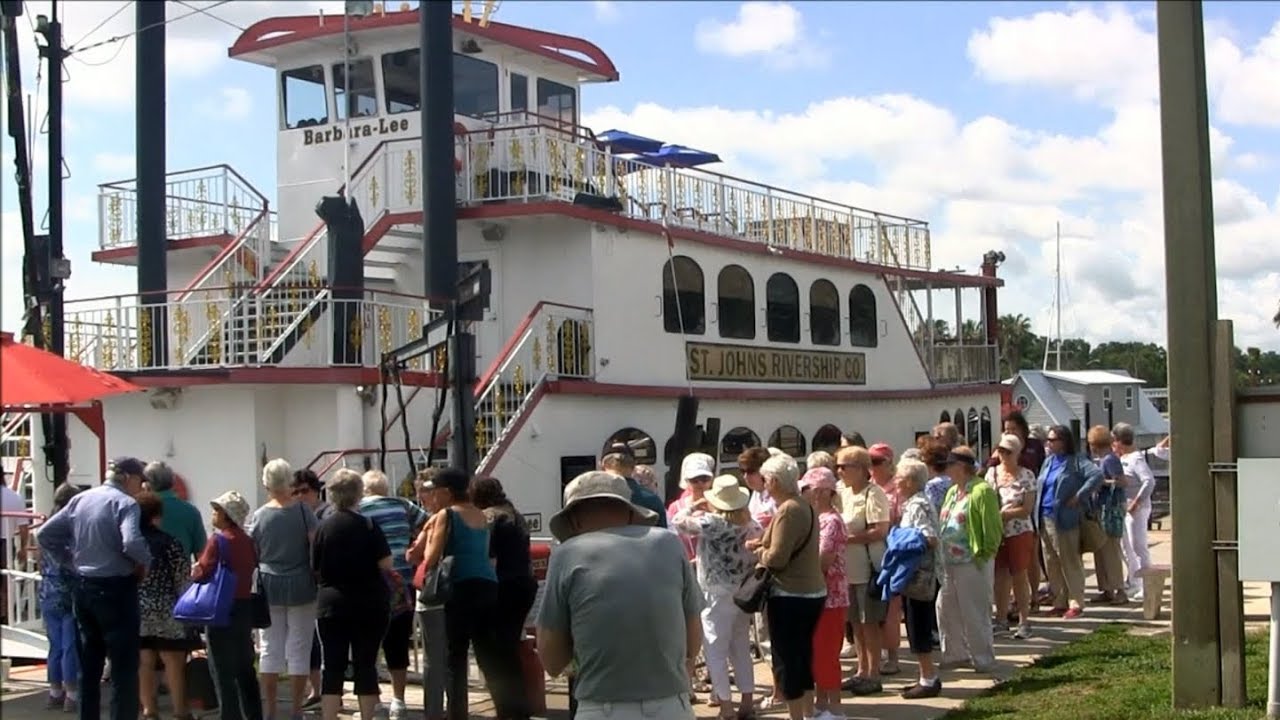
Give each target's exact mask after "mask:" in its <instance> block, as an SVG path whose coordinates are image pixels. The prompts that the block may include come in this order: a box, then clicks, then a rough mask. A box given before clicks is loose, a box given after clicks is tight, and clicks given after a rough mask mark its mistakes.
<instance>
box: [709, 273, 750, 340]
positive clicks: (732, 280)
mask: <svg viewBox="0 0 1280 720" xmlns="http://www.w3.org/2000/svg"><path fill="white" fill-rule="evenodd" d="M716 322H717V323H718V324H719V325H720V337H722V338H734V339H738V340H754V339H755V337H756V286H755V281H754V280H752V279H751V273H749V272H747V270H746V268H744V267H742V266H741V265H727V266H725V268H724V269H723V270H721V271H720V275H719V277H718V278H717V279H716Z"/></svg>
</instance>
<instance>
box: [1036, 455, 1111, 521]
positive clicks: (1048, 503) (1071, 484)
mask: <svg viewBox="0 0 1280 720" xmlns="http://www.w3.org/2000/svg"><path fill="white" fill-rule="evenodd" d="M1054 465H1061V466H1062V468H1061V470H1060V471H1059V474H1058V476H1057V478H1056V481H1054V482H1049V473H1050V471H1051V468H1053V466H1054ZM1100 485H1102V471H1101V470H1099V469H1098V466H1097V465H1095V464H1093V461H1091V460H1089V459H1088V458H1086V457H1084V456H1083V455H1076V456H1073V457H1065V458H1062V459H1061V460H1058V461H1057V462H1056V463H1055V461H1054V456H1053V455H1050V456H1049V457H1048V458H1046V459H1045V461H1044V465H1043V466H1041V468H1040V493H1041V497H1040V502H1037V503H1036V507H1038V508H1039V516H1040V517H1044V516H1046V515H1049V516H1051V517H1052V519H1053V522H1054V524H1055V525H1056V526H1057V527H1058V528H1059V529H1060V530H1074V529H1076V528H1078V527H1080V518H1081V517H1082V515H1083V513H1084V511H1085V510H1087V509H1088V508H1089V498H1091V497H1092V496H1093V493H1094V492H1095V491H1096V490H1097V489H1098V487H1099V486H1100ZM1072 497H1074V498H1075V499H1076V503H1075V506H1074V507H1072V506H1070V505H1068V504H1067V500H1068V499H1069V498H1072ZM1037 526H1038V525H1037Z"/></svg>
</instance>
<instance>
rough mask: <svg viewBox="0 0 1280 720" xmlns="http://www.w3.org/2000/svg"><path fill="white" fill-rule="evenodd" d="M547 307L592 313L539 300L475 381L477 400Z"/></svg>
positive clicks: (518, 347)
mask: <svg viewBox="0 0 1280 720" xmlns="http://www.w3.org/2000/svg"><path fill="white" fill-rule="evenodd" d="M549 307H559V308H565V309H566V310H580V311H582V312H588V313H589V312H592V310H591V308H588V307H583V306H581V305H570V304H568V303H562V302H556V301H554V300H539V301H538V302H537V304H535V305H534V306H533V309H532V310H530V311H529V312H527V313H525V316H524V318H523V319H521V320H520V324H519V325H517V326H516V329H515V332H513V333H511V337H509V338H507V342H506V343H504V344H503V346H502V349H501V350H499V351H498V354H497V355H496V356H495V357H494V358H493V361H492V362H490V363H489V367H488V368H487V369H486V370H485V371H484V373H483V374H481V375H480V377H479V378H478V379H477V380H476V384H475V390H474V393H475V396H476V398H477V400H478V399H479V398H480V396H482V395H484V394H485V393H486V392H488V390H489V387H490V386H491V385H492V384H493V382H494V380H495V379H496V378H498V377H500V376H501V375H502V371H504V370H506V369H507V366H508V365H510V364H511V360H512V358H514V357H515V356H516V353H517V352H519V351H520V348H521V347H523V346H524V343H525V341H526V340H527V339H528V337H529V333H530V331H531V330H532V329H533V322H534V320H537V319H538V316H539V315H541V314H542V311H543V310H544V309H546V308H549Z"/></svg>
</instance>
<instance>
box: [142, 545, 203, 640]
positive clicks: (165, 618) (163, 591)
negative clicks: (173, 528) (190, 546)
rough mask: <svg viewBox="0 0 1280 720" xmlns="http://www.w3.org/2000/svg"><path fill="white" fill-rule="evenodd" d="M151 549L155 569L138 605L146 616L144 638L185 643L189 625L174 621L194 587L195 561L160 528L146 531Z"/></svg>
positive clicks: (152, 566) (143, 589)
mask: <svg viewBox="0 0 1280 720" xmlns="http://www.w3.org/2000/svg"><path fill="white" fill-rule="evenodd" d="M142 535H143V537H145V538H146V540H147V545H148V546H149V547H150V548H151V567H150V568H149V569H148V570H147V576H146V578H144V579H143V581H142V584H141V585H139V586H138V606H139V609H140V610H141V614H142V625H141V631H140V632H139V635H141V636H142V637H156V638H167V639H170V640H182V639H184V638H187V637H189V636H190V630H189V628H188V626H186V625H183V624H182V623H181V622H178V621H177V620H175V619H174V618H173V606H174V605H175V604H176V603H177V602H178V598H179V597H180V596H181V595H182V593H183V592H184V591H185V590H186V589H187V586H188V585H190V584H191V560H190V558H189V557H188V556H187V555H186V553H184V552H183V550H182V544H181V543H179V542H178V541H177V540H176V539H175V538H174V537H173V536H172V535H169V534H167V533H165V532H164V531H162V530H160V529H159V528H154V527H145V528H143V530H142Z"/></svg>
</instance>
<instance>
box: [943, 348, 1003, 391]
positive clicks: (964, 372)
mask: <svg viewBox="0 0 1280 720" xmlns="http://www.w3.org/2000/svg"><path fill="white" fill-rule="evenodd" d="M928 357H932V358H933V360H932V367H930V373H929V374H930V376H931V377H932V378H933V382H934V384H936V385H966V384H969V383H996V382H1000V352H999V349H998V348H997V346H995V345H954V344H941V343H934V345H933V349H932V353H931V355H929V356H926V358H928ZM926 362H928V360H926Z"/></svg>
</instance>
